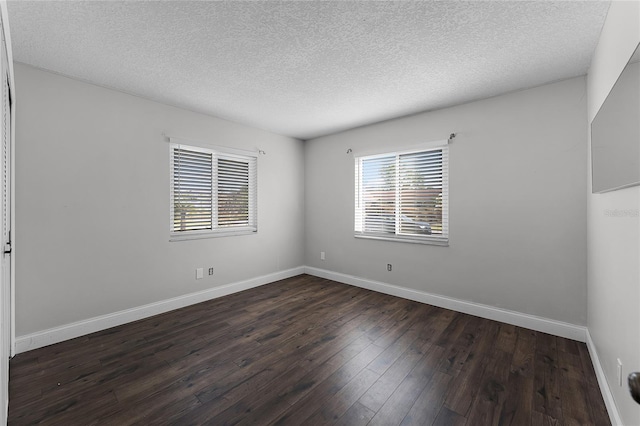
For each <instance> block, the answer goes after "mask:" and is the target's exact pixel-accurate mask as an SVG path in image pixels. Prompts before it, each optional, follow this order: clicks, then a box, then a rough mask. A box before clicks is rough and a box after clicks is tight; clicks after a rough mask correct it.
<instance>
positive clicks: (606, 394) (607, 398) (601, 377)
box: [587, 329, 622, 426]
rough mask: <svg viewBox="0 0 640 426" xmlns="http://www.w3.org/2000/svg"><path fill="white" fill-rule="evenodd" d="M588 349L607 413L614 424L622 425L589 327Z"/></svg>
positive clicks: (615, 425)
mask: <svg viewBox="0 0 640 426" xmlns="http://www.w3.org/2000/svg"><path fill="white" fill-rule="evenodd" d="M587 349H589V355H591V362H592V363H593V369H594V370H595V371H596V378H597V379H598V385H599V386H600V393H601V394H602V399H604V404H605V405H606V407H607V413H609V420H611V424H612V425H614V426H617V425H619V426H622V419H621V418H620V413H619V412H618V407H616V402H615V400H614V399H613V394H612V393H611V389H610V388H609V383H608V382H607V377H606V376H605V374H604V369H603V368H602V364H600V358H598V351H597V350H596V345H595V344H594V343H593V340H591V333H589V329H587Z"/></svg>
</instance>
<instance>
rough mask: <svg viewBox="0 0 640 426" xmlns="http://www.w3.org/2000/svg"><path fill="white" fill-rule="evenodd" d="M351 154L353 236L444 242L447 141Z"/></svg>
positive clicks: (447, 226) (428, 242) (441, 243)
mask: <svg viewBox="0 0 640 426" xmlns="http://www.w3.org/2000/svg"><path fill="white" fill-rule="evenodd" d="M436 146H437V147H434V145H433V144H431V145H430V147H429V148H423V149H419V150H412V151H403V152H392V153H385V154H379V155H371V156H363V157H356V159H355V236H356V237H359V238H374V239H383V240H393V241H405V242H412V243H423V244H436V245H448V243H449V220H448V218H449V190H448V156H449V152H448V150H449V148H448V146H447V145H446V142H442V143H437V145H436Z"/></svg>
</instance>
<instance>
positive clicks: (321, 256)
mask: <svg viewBox="0 0 640 426" xmlns="http://www.w3.org/2000/svg"><path fill="white" fill-rule="evenodd" d="M320 260H324V252H323V251H321V252H320Z"/></svg>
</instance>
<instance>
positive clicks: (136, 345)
mask: <svg viewBox="0 0 640 426" xmlns="http://www.w3.org/2000/svg"><path fill="white" fill-rule="evenodd" d="M10 368H11V370H10V376H11V377H10V382H9V387H10V403H9V424H10V425H22V424H35V423H42V424H56V425H98V424H99V425H103V424H104V425H129V424H154V425H157V424H176V425H189V424H192V425H199V424H212V425H230V424H243V425H244V424H247V425H263V424H264V425H268V424H278V425H281V424H282V425H288V424H304V425H313V424H341V425H366V424H369V425H399V424H402V425H432V424H438V425H489V424H503V425H508V424H509V425H518V426H520V425H550V424H579V425H586V424H592V425H608V424H610V423H609V417H608V415H607V412H606V409H605V406H604V402H603V400H602V396H601V394H600V391H599V388H598V384H597V381H596V377H595V373H594V371H593V368H592V364H591V359H590V357H589V354H588V352H587V348H586V346H585V344H583V343H579V342H576V341H573V340H568V339H564V338H560V337H555V336H552V335H549V334H545V333H540V332H536V331H532V330H527V329H524V328H520V327H515V326H512V325H508V324H503V323H499V322H496V321H491V320H486V319H482V318H478V317H474V316H471V315H466V314H461V313H457V312H454V311H450V310H446V309H441V308H437V307H433V306H430V305H425V304H422V303H418V302H413V301H410V300H405V299H401V298H397V297H393V296H388V295H384V294H380V293H376V292H373V291H369V290H364V289H361V288H357V287H352V286H349V285H345V284H340V283H336V282H334V281H330V280H326V279H322V278H317V277H312V276H309V275H300V276H297V277H294V278H290V279H286V280H282V281H278V282H275V283H271V284H267V285H264V286H261V287H257V288H254V289H251V290H247V291H244V292H240V293H236V294H232V295H230V296H226V297H222V298H219V299H214V300H211V301H208V302H204V303H200V304H197V305H193V306H189V307H186V308H183V309H179V310H175V311H171V312H168V313H165V314H162V315H158V316H154V317H151V318H147V319H144V320H140V321H137V322H134V323H130V324H126V325H123V326H119V327H115V328H111V329H108V330H104V331H101V332H98V333H94V334H91V335H88V336H83V337H79V338H77V339H73V340H69V341H66V342H62V343H58V344H55V345H51V346H48V347H45V348H41V349H36V350H33V351H30V352H26V353H22V354H19V355H17V356H16V357H15V358H14V359H12V360H11V367H10Z"/></svg>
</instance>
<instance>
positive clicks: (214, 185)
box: [170, 138, 258, 240]
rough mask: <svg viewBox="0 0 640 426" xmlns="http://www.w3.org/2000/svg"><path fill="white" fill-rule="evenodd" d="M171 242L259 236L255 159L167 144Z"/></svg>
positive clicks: (222, 150)
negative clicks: (254, 233)
mask: <svg viewBox="0 0 640 426" xmlns="http://www.w3.org/2000/svg"><path fill="white" fill-rule="evenodd" d="M170 151H171V159H170V163H171V188H170V192H171V239H172V240H182V239H192V238H205V237H213V236H225V235H237V234H249V233H253V232H257V230H258V227H257V191H256V186H257V183H256V174H257V173H256V168H257V164H256V163H257V159H256V157H255V156H254V155H252V154H251V153H247V154H246V155H245V154H239V153H236V152H232V151H231V150H228V151H227V150H224V149H222V148H221V149H211V148H204V147H199V146H192V145H186V144H183V143H179V142H177V140H176V139H173V138H172V139H171V144H170Z"/></svg>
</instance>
